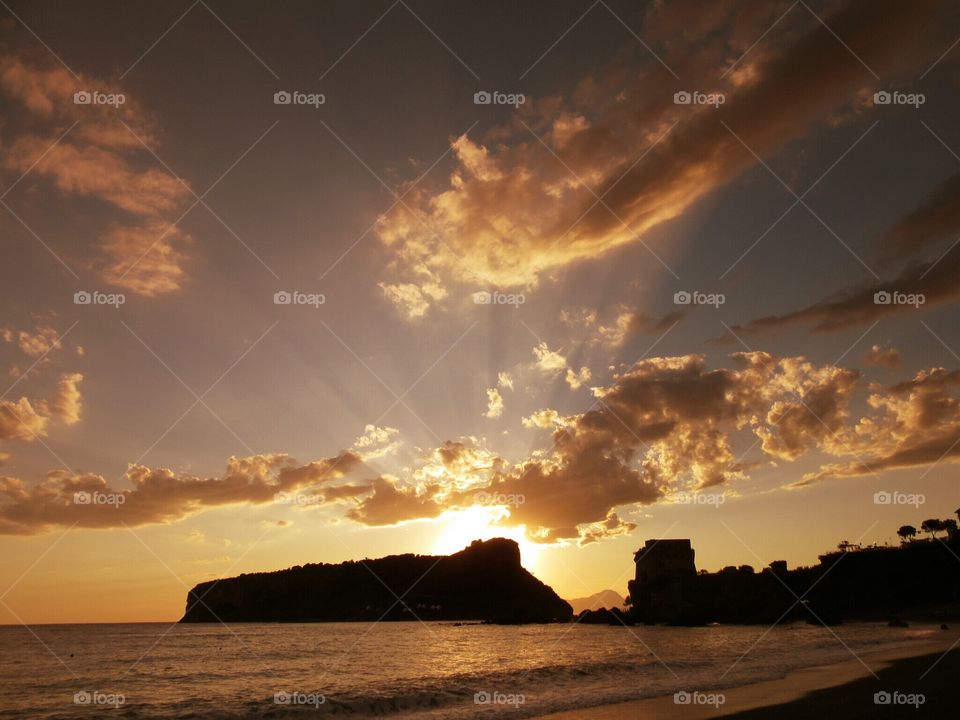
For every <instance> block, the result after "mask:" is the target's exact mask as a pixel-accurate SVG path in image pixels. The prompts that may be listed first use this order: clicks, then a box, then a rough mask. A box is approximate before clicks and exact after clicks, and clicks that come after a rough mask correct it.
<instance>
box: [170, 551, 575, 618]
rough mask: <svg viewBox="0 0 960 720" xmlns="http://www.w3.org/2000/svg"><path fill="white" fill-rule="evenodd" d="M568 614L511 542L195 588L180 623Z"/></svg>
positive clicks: (243, 578) (253, 576) (248, 577)
mask: <svg viewBox="0 0 960 720" xmlns="http://www.w3.org/2000/svg"><path fill="white" fill-rule="evenodd" d="M397 598H402V602H400V601H398V600H397ZM571 615H572V610H571V608H570V605H569V604H568V603H567V602H566V601H564V600H562V599H560V597H559V596H558V595H557V594H556V593H555V592H554V591H553V590H552V589H551V588H550V587H549V586H547V585H545V584H544V583H542V582H540V581H539V580H537V579H536V578H535V577H534V576H533V575H531V574H530V573H529V572H528V571H527V570H525V569H524V568H523V567H522V566H521V565H520V549H519V547H518V546H517V544H516V543H515V542H514V541H512V540H506V539H503V538H495V539H493V540H487V541H485V542H482V541H479V540H475V541H474V542H473V543H471V545H470V546H469V547H467V548H465V549H464V550H461V551H460V552H458V553H455V554H453V555H447V556H431V555H410V554H408V555H391V556H389V557H384V558H380V559H377V560H362V561H348V562H344V563H340V564H337V565H328V564H312V565H304V566H297V567H292V568H290V569H288V570H279V571H276V572H265V573H253V574H249V575H248V574H244V575H240V576H239V577H234V578H225V579H221V580H212V581H210V582H205V583H200V584H199V585H197V586H196V587H194V588H193V589H192V590H190V592H189V593H188V595H187V609H186V613H185V614H184V616H183V618H182V619H181V620H180V622H217V621H218V620H222V621H223V622H348V621H368V620H381V619H382V620H416V619H418V618H419V619H420V620H481V621H486V622H493V623H538V622H555V621H567V620H569V619H570V617H571Z"/></svg>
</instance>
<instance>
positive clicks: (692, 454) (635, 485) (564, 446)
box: [351, 353, 859, 543]
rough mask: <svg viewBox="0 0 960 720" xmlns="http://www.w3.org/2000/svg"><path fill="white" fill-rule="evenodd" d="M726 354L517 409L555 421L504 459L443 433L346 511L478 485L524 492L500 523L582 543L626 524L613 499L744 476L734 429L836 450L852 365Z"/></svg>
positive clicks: (468, 493)
mask: <svg viewBox="0 0 960 720" xmlns="http://www.w3.org/2000/svg"><path fill="white" fill-rule="evenodd" d="M731 360H732V361H733V365H734V367H732V368H720V369H715V370H712V369H709V368H708V367H707V365H706V362H705V360H704V358H703V357H702V356H699V355H687V356H680V357H666V358H651V359H646V360H643V361H640V362H638V363H637V364H636V365H634V366H633V367H632V368H631V369H630V370H629V371H628V372H626V373H623V374H621V375H619V376H617V377H616V378H615V379H614V382H613V383H612V384H611V385H610V386H607V387H600V388H595V389H594V394H595V395H596V396H597V401H596V403H595V405H594V407H592V408H591V409H589V410H587V411H585V412H583V413H580V414H578V415H571V416H567V417H563V416H561V415H560V414H559V413H558V412H557V411H556V410H553V409H550V408H546V409H543V410H540V411H538V412H536V413H534V414H533V415H531V416H530V417H527V418H524V419H523V424H524V425H525V426H526V427H539V428H545V429H550V430H552V431H553V432H552V437H551V439H552V446H551V447H550V448H549V449H547V450H536V451H534V452H533V453H531V455H530V456H529V457H528V458H526V459H524V460H522V461H520V462H517V463H509V462H507V461H506V460H505V459H503V458H501V457H499V456H497V455H493V454H491V453H490V452H489V451H487V450H484V449H482V448H479V447H477V445H476V442H475V441H472V440H466V441H459V442H457V443H450V444H446V445H444V446H442V447H441V448H438V449H437V451H435V453H434V454H432V456H431V457H432V460H433V462H432V463H430V467H431V470H430V471H429V472H417V473H414V476H413V478H411V480H410V482H407V483H401V482H400V481H399V480H396V479H390V480H387V481H384V482H381V483H379V484H378V485H377V486H376V487H375V488H374V489H373V491H372V492H371V494H370V495H369V496H366V497H364V498H362V499H360V500H358V506H357V509H356V511H355V512H353V513H351V517H352V518H353V519H356V520H358V521H361V522H367V523H368V524H393V523H397V522H404V521H407V520H413V519H417V518H426V517H436V516H437V515H438V514H440V513H441V512H443V511H445V510H453V509H460V508H464V507H469V506H470V505H472V504H475V503H476V502H478V500H477V498H478V497H480V495H481V494H482V495H483V496H484V497H487V498H496V497H523V498H524V501H523V502H522V503H518V504H515V505H511V506H510V507H508V508H504V516H503V517H502V518H501V520H500V522H501V523H502V524H504V525H509V526H523V527H524V528H525V529H526V532H527V534H528V536H529V537H531V538H532V539H534V540H536V541H539V542H556V541H562V540H577V541H578V542H580V543H589V542H595V541H597V540H599V539H600V538H602V537H606V536H608V535H616V534H621V533H626V532H630V531H631V530H632V529H633V527H634V526H633V525H632V524H631V523H627V522H624V521H623V520H621V519H620V515H618V514H617V509H618V508H624V507H626V508H629V507H632V506H635V505H646V504H651V503H654V502H657V501H658V500H659V499H660V498H661V497H663V496H664V495H666V494H668V493H669V492H672V491H674V490H677V489H695V488H705V487H712V486H716V485H722V484H725V483H730V482H734V481H737V480H740V479H743V478H744V477H745V468H744V466H743V465H742V464H741V463H740V461H739V460H738V459H737V455H736V453H734V452H733V449H732V446H731V443H732V441H733V437H734V436H735V435H736V434H737V433H738V432H740V431H743V432H747V431H750V432H753V433H754V434H755V435H756V436H757V437H759V438H760V439H761V440H763V451H764V452H765V453H766V454H767V455H768V456H769V457H771V458H782V459H786V460H791V459H794V458H796V457H799V455H800V454H802V453H803V452H804V451H806V450H813V449H818V450H821V451H825V452H836V451H837V448H838V447H840V442H839V440H838V439H837V438H836V437H835V435H841V434H842V433H843V432H844V427H843V424H844V421H845V419H846V418H847V417H848V414H849V403H850V398H851V394H852V392H853V389H854V387H855V386H856V380H857V378H858V377H859V375H858V373H856V371H853V370H846V369H838V368H834V367H832V366H817V365H815V364H813V363H811V362H809V361H808V360H806V359H805V358H802V357H785V358H774V357H773V356H771V355H768V354H766V353H734V354H733V355H732V356H731ZM815 413H816V415H815ZM745 444H749V443H745Z"/></svg>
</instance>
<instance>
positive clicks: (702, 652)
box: [0, 622, 936, 720]
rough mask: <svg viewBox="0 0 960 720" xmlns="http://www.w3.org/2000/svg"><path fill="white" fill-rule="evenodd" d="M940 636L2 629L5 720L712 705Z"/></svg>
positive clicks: (388, 628)
mask: <svg viewBox="0 0 960 720" xmlns="http://www.w3.org/2000/svg"><path fill="white" fill-rule="evenodd" d="M935 633H936V631H935V630H934V629H932V628H925V627H910V628H889V627H887V626H886V625H883V624H845V625H839V626H835V627H831V628H826V627H823V626H814V625H807V624H789V625H778V626H776V627H773V628H769V627H765V626H720V625H717V626H709V627H698V628H671V627H647V626H640V627H629V628H627V627H619V626H618V627H610V626H605V625H604V626H598V625H579V624H573V623H571V624H565V625H563V624H558V625H521V626H497V625H478V624H466V623H464V624H458V623H449V622H447V623H419V622H392V623H388V622H381V623H322V624H258V623H249V624H230V625H219V624H210V625H203V624H201V625H180V624H162V623H145V624H124V625H119V624H118V625H34V626H30V627H26V626H2V627H0V718H17V719H18V720H19V719H21V718H43V719H46V720H52V719H54V718H57V719H61V718H63V719H65V718H116V719H117V720H119V719H121V718H124V719H126V718H156V719H158V720H159V719H163V720H168V719H171V718H183V719H186V718H192V719H195V720H203V719H211V720H214V719H220V718H287V717H297V718H306V717H309V718H318V717H325V716H347V717H351V718H366V717H377V718H381V717H387V718H397V719H402V718H431V719H433V718H436V719H441V718H449V719H451V720H453V719H457V718H474V717H479V718H501V717H503V718H506V717H509V718H525V717H535V716H538V715H542V714H545V713H548V712H553V711H558V710H564V709H573V708H583V707H591V706H596V705H602V704H606V703H611V702H617V701H623V700H631V699H638V698H644V697H654V696H659V695H670V694H674V693H687V696H686V697H687V698H688V699H690V698H693V701H695V702H712V701H713V700H715V699H716V697H717V695H718V694H722V690H723V689H724V688H729V687H733V686H738V685H744V684H748V683H751V682H756V681H759V680H764V679H773V678H778V677H782V676H784V675H786V674H787V673H789V672H790V671H792V670H795V669H798V668H803V667H811V666H816V665H825V664H831V663H836V662H840V661H844V660H850V659H855V658H856V657H858V656H860V655H861V654H862V653H864V652H866V651H869V650H875V649H882V648H886V647H896V646H906V645H911V644H921V643H923V642H924V641H925V638H927V637H929V636H930V635H932V634H935ZM694 693H700V695H697V696H694V695H693V694H694Z"/></svg>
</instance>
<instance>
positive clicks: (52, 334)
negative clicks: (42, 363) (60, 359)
mask: <svg viewBox="0 0 960 720" xmlns="http://www.w3.org/2000/svg"><path fill="white" fill-rule="evenodd" d="M0 337H2V338H3V339H4V341H5V342H8V343H16V345H17V347H18V348H20V352H22V353H23V354H24V355H28V356H29V357H34V358H35V357H40V356H41V355H43V354H45V353H49V352H50V351H51V350H55V349H56V350H59V349H60V348H61V347H62V345H61V344H60V340H59V338H60V333H59V332H57V330H56V329H54V328H52V327H50V326H49V325H38V326H37V327H36V328H35V329H34V330H33V331H32V332H31V331H29V330H17V331H15V330H12V329H11V328H3V330H0Z"/></svg>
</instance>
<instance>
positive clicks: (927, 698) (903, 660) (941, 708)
mask: <svg viewBox="0 0 960 720" xmlns="http://www.w3.org/2000/svg"><path fill="white" fill-rule="evenodd" d="M858 656H859V657H854V656H853V655H852V654H851V655H850V659H849V660H844V661H843V662H840V663H835V664H831V665H822V666H817V667H809V668H803V669H800V670H796V671H793V672H791V673H789V674H788V675H787V676H786V677H783V678H780V679H775V680H766V681H763V682H758V683H754V684H749V685H743V686H740V687H733V688H729V689H725V690H709V691H703V694H702V695H700V696H699V698H698V699H699V700H706V699H708V697H709V695H710V694H713V695H717V694H722V695H723V698H724V700H723V702H722V704H719V705H717V704H714V705H709V704H693V703H691V704H678V703H677V702H675V698H674V696H673V695H669V696H664V697H656V698H649V699H644V700H634V701H630V702H623V703H615V704H610V705H604V706H600V707H593V708H583V709H578V710H572V711H565V712H559V713H550V714H548V715H543V716H541V717H542V718H543V720H588V719H589V720H627V719H629V720H645V719H646V718H663V717H679V718H685V719H689V720H700V719H701V718H719V717H724V718H737V719H741V718H742V719H743V720H759V719H760V718H769V717H776V718H777V720H793V719H794V718H796V719H797V720H800V719H802V720H810V718H834V717H842V718H844V720H859V719H860V718H864V719H867V718H876V717H914V718H915V717H950V716H954V715H955V714H956V707H957V700H958V692H957V688H956V678H957V677H960V630H956V629H953V630H945V631H939V632H938V634H936V635H932V636H931V637H930V638H929V640H928V641H926V642H923V643H917V644H916V645H913V646H907V647H898V648H888V649H883V650H876V651H869V652H863V653H858ZM871 671H872V673H871ZM874 674H875V675H876V677H874ZM693 691H694V689H693V688H691V692H693ZM877 693H888V694H889V699H890V703H889V704H886V705H881V704H878V703H877V702H875V694H877ZM883 697H885V696H883ZM881 699H882V698H881Z"/></svg>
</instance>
